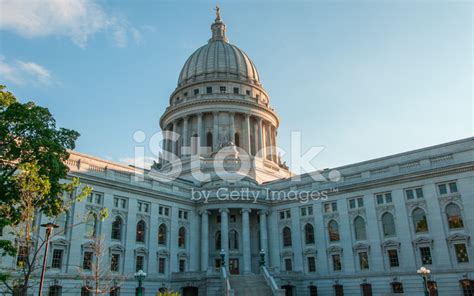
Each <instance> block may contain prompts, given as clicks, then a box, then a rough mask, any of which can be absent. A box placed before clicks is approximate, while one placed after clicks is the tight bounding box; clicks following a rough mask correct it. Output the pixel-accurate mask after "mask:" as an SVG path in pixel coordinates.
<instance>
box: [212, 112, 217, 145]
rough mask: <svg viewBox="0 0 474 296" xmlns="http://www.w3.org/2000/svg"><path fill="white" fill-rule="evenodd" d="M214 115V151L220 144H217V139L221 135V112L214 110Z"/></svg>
mask: <svg viewBox="0 0 474 296" xmlns="http://www.w3.org/2000/svg"><path fill="white" fill-rule="evenodd" d="M212 117H213V121H214V128H213V131H212V146H213V147H212V151H217V148H218V146H219V145H218V144H217V140H218V139H219V137H218V135H219V122H218V121H219V112H212Z"/></svg>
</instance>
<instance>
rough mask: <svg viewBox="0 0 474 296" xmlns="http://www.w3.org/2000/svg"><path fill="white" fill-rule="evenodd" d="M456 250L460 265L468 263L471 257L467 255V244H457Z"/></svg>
mask: <svg viewBox="0 0 474 296" xmlns="http://www.w3.org/2000/svg"><path fill="white" fill-rule="evenodd" d="M454 250H455V252H456V258H457V261H458V263H468V262H469V255H468V254H467V248H466V244H455V245H454Z"/></svg>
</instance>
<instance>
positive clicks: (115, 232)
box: [111, 217, 122, 240]
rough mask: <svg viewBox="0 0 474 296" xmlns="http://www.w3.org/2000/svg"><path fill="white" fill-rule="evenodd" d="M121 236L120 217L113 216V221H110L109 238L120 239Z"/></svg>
mask: <svg viewBox="0 0 474 296" xmlns="http://www.w3.org/2000/svg"><path fill="white" fill-rule="evenodd" d="M121 237H122V219H121V218H120V217H115V220H114V222H112V233H111V238H112V239H117V240H120V239H121Z"/></svg>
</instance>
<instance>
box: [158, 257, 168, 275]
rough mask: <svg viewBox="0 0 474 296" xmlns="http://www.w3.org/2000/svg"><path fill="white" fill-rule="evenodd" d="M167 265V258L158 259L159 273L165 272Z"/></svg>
mask: <svg viewBox="0 0 474 296" xmlns="http://www.w3.org/2000/svg"><path fill="white" fill-rule="evenodd" d="M165 266H166V258H160V259H158V273H161V274H164V273H165Z"/></svg>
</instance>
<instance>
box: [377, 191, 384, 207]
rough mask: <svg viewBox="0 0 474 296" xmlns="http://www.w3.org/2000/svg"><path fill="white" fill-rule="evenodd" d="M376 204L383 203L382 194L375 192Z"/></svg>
mask: <svg viewBox="0 0 474 296" xmlns="http://www.w3.org/2000/svg"><path fill="white" fill-rule="evenodd" d="M377 204H379V205H381V204H383V195H382V194H377Z"/></svg>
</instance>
